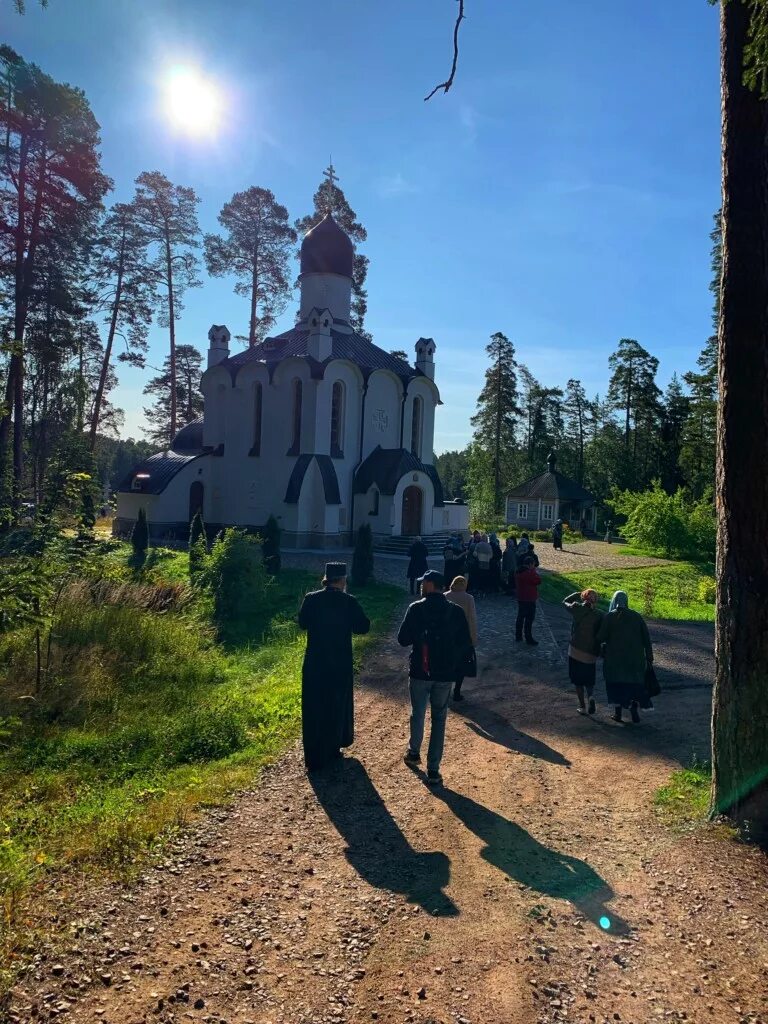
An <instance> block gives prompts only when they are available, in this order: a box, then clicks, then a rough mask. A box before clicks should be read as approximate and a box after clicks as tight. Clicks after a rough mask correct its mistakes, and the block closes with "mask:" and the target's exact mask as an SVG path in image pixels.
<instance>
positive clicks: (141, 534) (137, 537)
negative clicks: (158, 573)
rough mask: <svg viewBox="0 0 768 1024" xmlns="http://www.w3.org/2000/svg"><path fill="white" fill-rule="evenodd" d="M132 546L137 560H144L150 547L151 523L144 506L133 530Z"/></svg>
mask: <svg viewBox="0 0 768 1024" xmlns="http://www.w3.org/2000/svg"><path fill="white" fill-rule="evenodd" d="M131 547H132V548H133V555H134V558H135V559H136V561H137V562H143V561H144V559H145V558H146V555H147V548H148V547H149V524H148V523H147V513H146V512H145V511H144V509H143V508H140V509H139V514H138V517H137V519H136V523H135V525H134V527H133V530H132V531H131Z"/></svg>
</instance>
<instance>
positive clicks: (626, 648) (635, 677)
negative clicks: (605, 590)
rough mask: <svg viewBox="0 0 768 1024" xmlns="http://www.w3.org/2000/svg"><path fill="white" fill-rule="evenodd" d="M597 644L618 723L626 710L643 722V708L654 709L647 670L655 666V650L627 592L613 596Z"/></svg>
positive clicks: (609, 697)
mask: <svg viewBox="0 0 768 1024" xmlns="http://www.w3.org/2000/svg"><path fill="white" fill-rule="evenodd" d="M597 642H598V643H599V644H600V645H601V646H602V647H603V658H604V659H605V660H604V662H603V675H604V676H605V688H606V691H607V693H608V701H609V703H611V704H613V705H614V714H613V719H614V721H616V722H620V721H621V720H622V718H621V711H622V708H629V710H630V714H631V716H632V721H633V722H639V721H640V711H639V709H640V708H652V707H653V704H652V702H651V699H650V697H649V696H648V690H647V687H646V682H645V673H646V669H647V668H648V667H649V666H650V665H652V664H653V647H652V646H651V637H650V634H649V633H648V626H647V625H646V623H645V619H644V618H643V617H642V615H640V613H639V612H635V611H632V610H631V609H630V607H629V598H628V597H627V595H626V593H625V592H624V591H623V590H617V591H616V593H615V594H614V595H613V598H612V600H611V606H610V608H609V610H608V614H607V615H605V616H604V617H603V621H602V622H601V623H600V626H599V628H598V631H597Z"/></svg>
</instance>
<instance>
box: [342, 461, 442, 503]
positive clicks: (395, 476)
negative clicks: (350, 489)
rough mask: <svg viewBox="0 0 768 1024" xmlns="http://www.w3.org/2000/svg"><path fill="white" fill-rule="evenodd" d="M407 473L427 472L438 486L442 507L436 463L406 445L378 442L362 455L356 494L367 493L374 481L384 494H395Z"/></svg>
mask: <svg viewBox="0 0 768 1024" xmlns="http://www.w3.org/2000/svg"><path fill="white" fill-rule="evenodd" d="M408 473H426V474H427V476H428V477H429V478H430V480H431V481H432V486H433V487H434V490H435V507H436V508H442V506H443V505H444V501H443V485H442V483H441V481H440V476H439V475H438V472H437V470H436V469H435V467H434V466H431V465H426V464H425V463H423V462H422V461H421V459H420V458H418V456H416V455H414V454H413V452H409V451H408V450H407V449H406V448H382V447H381V446H380V445H377V446H376V447H375V448H374V449H373V451H372V452H371V454H370V455H369V456H368V457H367V458H365V459H363V461H362V462H361V463H360V466H359V467H358V470H357V472H356V473H355V494H365V493H366V492H367V491H368V489H369V488H370V487H372V486H373V485H374V484H375V485H376V486H377V487H378V489H379V491H380V492H381V493H382V494H394V493H395V491H396V490H397V485H398V484H399V483H400V481H401V480H402V479H403V477H404V476H406V475H407V474H408Z"/></svg>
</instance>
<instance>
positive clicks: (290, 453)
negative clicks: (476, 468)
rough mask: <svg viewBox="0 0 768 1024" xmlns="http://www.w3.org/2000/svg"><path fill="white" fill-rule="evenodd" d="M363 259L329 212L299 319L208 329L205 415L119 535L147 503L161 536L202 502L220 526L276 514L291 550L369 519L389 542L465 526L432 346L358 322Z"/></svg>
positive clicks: (183, 524) (166, 457)
mask: <svg viewBox="0 0 768 1024" xmlns="http://www.w3.org/2000/svg"><path fill="white" fill-rule="evenodd" d="M353 255H354V249H353V246H352V242H351V241H350V239H349V238H348V237H347V235H346V234H345V232H344V231H342V229H341V228H340V227H339V225H338V224H337V223H336V221H335V220H334V219H333V217H332V216H331V215H330V214H328V215H327V216H326V217H325V218H324V220H322V221H320V223H319V224H317V225H316V226H315V227H314V228H312V230H311V231H309V232H308V233H307V235H306V236H305V238H304V240H303V242H302V246H301V275H300V278H299V281H300V286H301V304H300V309H299V315H298V319H297V322H296V324H295V326H294V327H292V328H291V329H290V330H288V331H285V332H284V333H283V334H279V335H277V336H276V337H273V338H266V339H265V340H264V341H263V342H262V343H261V344H259V345H256V346H254V347H253V348H248V349H246V350H245V351H241V352H237V353H235V354H231V353H230V348H229V344H230V332H229V331H228V330H227V328H226V327H223V326H221V327H220V326H213V327H211V329H210V331H209V332H208V339H209V343H210V347H209V350H208V368H207V370H206V371H205V373H204V374H203V378H202V390H203V395H204V399H205V414H204V416H203V417H202V418H201V419H198V420H195V421H194V422H193V423H189V424H187V425H186V426H184V427H183V428H182V429H181V430H180V431H179V432H178V434H177V435H176V437H175V439H174V441H173V443H172V445H171V447H170V449H169V450H168V451H164V452H158V453H157V454H156V455H152V456H151V457H150V458H148V459H146V460H145V461H144V462H143V463H142V464H141V465H139V466H137V467H136V468H135V469H134V470H133V471H132V472H131V473H130V474H129V475H128V477H127V478H126V479H125V480H124V481H123V482H122V484H121V485H120V487H119V489H118V494H117V517H116V520H115V533H116V534H117V535H119V536H127V535H129V534H130V532H131V530H132V529H133V525H134V523H135V521H136V517H137V515H138V511H139V509H140V508H144V510H145V511H146V515H147V520H148V522H149V527H150V535H151V537H152V539H153V541H155V542H162V541H177V542H178V541H184V540H186V539H187V537H188V534H189V523H190V520H191V518H192V516H193V515H194V514H195V512H197V511H198V509H201V510H202V513H203V518H204V520H205V522H206V524H207V525H208V526H209V528H212V529H216V528H220V527H223V526H240V527H246V528H252V529H258V527H260V526H263V525H264V523H265V522H266V520H267V518H268V517H269V516H270V515H274V516H275V518H276V519H277V521H278V524H279V525H280V528H281V530H282V544H283V546H284V547H289V548H290V547H297V548H304V547H308V548H335V547H348V546H350V545H351V543H352V539H353V536H354V533H355V531H356V530H357V528H358V527H359V526H361V525H362V524H363V523H370V525H371V529H372V531H373V534H374V537H375V538H376V539H377V540H378V541H379V542H381V541H383V540H384V539H385V538H389V537H400V536H415V535H417V534H421V535H425V536H426V535H430V534H435V533H442V532H445V531H454V530H463V529H466V527H467V525H468V510H467V507H466V506H465V505H459V504H454V503H450V502H449V503H446V502H445V501H444V500H443V489H442V486H441V483H440V478H439V476H438V474H437V471H436V469H435V466H434V454H433V436H434V427H435V409H436V407H437V405H438V404H440V395H439V392H438V389H437V385H436V384H435V379H434V378H435V358H434V357H435V343H434V341H433V340H432V339H431V338H419V340H418V341H417V342H416V346H415V355H416V358H415V362H414V365H410V364H409V363H407V362H406V361H405V360H403V359H401V358H398V357H397V356H394V355H391V354H390V353H388V352H385V351H384V350H383V349H381V348H378V347H377V346H376V345H374V344H372V343H371V342H370V341H368V340H367V339H366V338H364V337H361V336H360V335H359V334H356V333H355V331H353V329H352V327H351V326H350V323H349V317H350V303H351V295H352V259H353Z"/></svg>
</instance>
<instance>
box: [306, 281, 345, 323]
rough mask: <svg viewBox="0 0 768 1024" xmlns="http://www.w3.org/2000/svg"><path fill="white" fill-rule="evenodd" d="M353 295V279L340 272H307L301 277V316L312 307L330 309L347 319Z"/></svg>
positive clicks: (334, 313) (336, 314)
mask: <svg viewBox="0 0 768 1024" xmlns="http://www.w3.org/2000/svg"><path fill="white" fill-rule="evenodd" d="M351 297H352V281H351V280H350V279H349V278H348V277H342V276H341V275H340V274H305V275H304V276H303V277H302V279H301V317H302V319H304V318H305V317H306V316H307V314H308V313H309V312H310V311H311V310H312V309H315V308H317V309H330V311H331V313H332V314H333V315H334V316H335V317H341V318H344V319H346V318H347V316H348V315H349V306H350V302H351Z"/></svg>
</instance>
